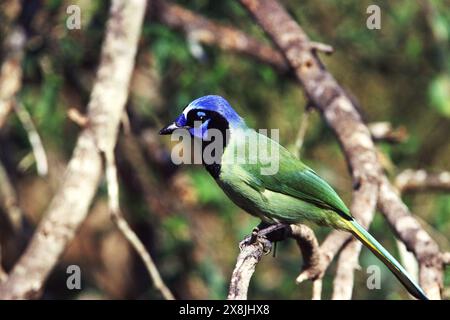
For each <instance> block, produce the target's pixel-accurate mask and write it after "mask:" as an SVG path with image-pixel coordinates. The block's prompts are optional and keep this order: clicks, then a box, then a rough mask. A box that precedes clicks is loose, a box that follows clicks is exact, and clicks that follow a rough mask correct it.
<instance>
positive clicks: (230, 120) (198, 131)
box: [159, 95, 245, 140]
mask: <svg viewBox="0 0 450 320" xmlns="http://www.w3.org/2000/svg"><path fill="white" fill-rule="evenodd" d="M244 126H245V122H244V120H243V119H242V118H241V117H240V116H239V115H238V114H237V113H236V111H234V109H233V108H232V107H231V106H230V104H229V103H228V102H227V101H226V100H225V99H224V98H222V97H221V96H214V95H209V96H204V97H201V98H198V99H196V100H194V101H192V102H191V103H190V104H189V105H188V106H187V107H186V108H184V110H183V112H182V113H181V114H180V115H179V116H178V118H177V119H175V121H174V122H173V123H172V124H170V125H168V126H166V127H164V128H163V129H161V131H160V132H159V133H160V134H171V133H172V132H173V131H175V130H176V129H186V130H188V131H189V133H190V134H191V135H192V136H193V137H197V138H200V139H202V140H204V139H206V137H207V133H208V129H212V128H214V129H218V130H220V131H222V132H223V131H225V130H227V129H236V128H242V127H244Z"/></svg>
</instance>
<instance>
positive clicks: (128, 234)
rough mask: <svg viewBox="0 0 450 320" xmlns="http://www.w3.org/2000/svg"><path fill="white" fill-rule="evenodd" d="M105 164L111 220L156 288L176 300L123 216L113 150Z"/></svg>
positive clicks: (110, 151)
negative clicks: (140, 260)
mask: <svg viewBox="0 0 450 320" xmlns="http://www.w3.org/2000/svg"><path fill="white" fill-rule="evenodd" d="M105 162H106V165H105V175H106V183H107V185H108V199H109V210H110V214H111V219H112V221H113V222H114V224H115V225H116V226H117V228H118V229H119V230H120V232H121V233H122V234H123V236H124V237H125V238H126V239H127V240H128V242H129V243H130V244H131V245H132V247H133V248H134V249H135V250H136V252H137V253H138V255H139V256H140V257H141V259H142V261H143V262H144V265H145V267H146V268H147V271H148V274H149V276H150V278H151V279H152V281H153V285H154V286H155V288H156V289H157V290H158V291H159V292H160V293H161V295H162V296H163V297H164V299H166V300H174V299H175V298H174V296H173V294H172V292H170V290H169V288H168V287H167V286H166V285H165V283H164V281H163V280H162V278H161V275H160V273H159V271H158V268H157V267H156V264H155V262H154V261H153V259H152V257H151V256H150V253H149V252H148V251H147V250H146V249H145V246H144V244H143V243H142V242H141V240H139V238H138V236H137V235H136V233H135V232H134V231H133V230H132V229H131V227H130V226H129V224H128V222H127V221H126V220H125V218H124V217H123V215H122V212H121V210H120V205H119V184H118V182H117V168H116V164H115V160H114V153H113V150H109V151H106V152H105Z"/></svg>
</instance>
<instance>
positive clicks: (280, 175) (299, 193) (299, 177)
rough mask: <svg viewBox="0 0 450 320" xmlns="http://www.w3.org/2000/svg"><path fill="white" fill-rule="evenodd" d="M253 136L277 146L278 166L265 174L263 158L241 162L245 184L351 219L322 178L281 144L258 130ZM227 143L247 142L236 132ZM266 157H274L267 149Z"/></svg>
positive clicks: (239, 143) (335, 194) (337, 197)
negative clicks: (245, 178)
mask: <svg viewBox="0 0 450 320" xmlns="http://www.w3.org/2000/svg"><path fill="white" fill-rule="evenodd" d="M256 135H257V136H258V139H260V140H259V141H264V140H265V141H266V143H267V144H270V143H273V146H276V148H278V152H279V153H278V154H279V167H278V171H277V172H276V173H275V174H270V175H264V174H262V173H261V168H262V166H263V164H264V163H267V162H268V161H264V160H265V159H264V158H263V159H262V160H263V161H260V160H261V159H258V163H257V164H240V165H239V166H240V167H241V168H242V169H244V170H245V171H246V172H247V173H248V177H247V183H249V184H251V186H252V187H253V188H254V189H258V190H259V191H260V192H263V191H264V189H268V190H270V191H273V192H278V193H282V194H286V195H290V196H292V197H294V198H297V199H300V200H303V201H307V202H309V203H313V204H315V205H317V206H319V207H323V208H326V209H331V210H333V211H335V212H337V213H339V214H340V215H342V216H343V217H346V218H351V214H350V211H349V209H348V208H347V206H346V205H345V204H344V202H343V201H342V200H341V198H340V197H339V196H338V195H337V193H336V192H335V191H334V190H333V188H332V187H331V186H330V185H329V184H328V183H327V182H326V181H325V180H323V179H322V178H321V177H319V176H318V175H317V174H316V173H315V172H314V171H313V170H312V169H311V168H309V167H308V166H307V165H305V164H304V163H303V162H301V161H300V160H299V159H297V158H296V157H295V156H294V155H293V154H292V153H290V152H289V151H288V150H287V149H285V148H284V147H283V146H281V145H279V144H278V143H276V142H275V141H273V140H271V139H270V138H268V137H266V136H265V135H261V134H258V133H256ZM230 142H232V143H234V144H236V145H242V144H243V143H245V144H246V146H247V147H248V143H249V142H248V141H246V140H245V139H242V137H239V135H236V136H235V137H234V138H232V139H231V141H230ZM227 148H228V147H227ZM269 150H270V149H269ZM259 156H261V155H259ZM267 157H273V155H271V153H270V152H269V155H267ZM272 159H273V158H272ZM249 178H250V179H249Z"/></svg>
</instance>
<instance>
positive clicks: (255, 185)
mask: <svg viewBox="0 0 450 320" xmlns="http://www.w3.org/2000/svg"><path fill="white" fill-rule="evenodd" d="M178 130H183V132H184V133H186V132H187V134H188V135H189V136H190V137H193V138H194V139H197V140H200V142H201V143H202V147H203V151H204V150H205V149H206V148H208V145H210V144H212V143H213V141H216V142H218V141H219V144H220V147H221V148H217V150H215V151H214V152H211V153H212V158H213V161H211V159H208V160H209V161H205V159H203V164H204V165H205V168H206V169H207V171H208V172H209V173H210V174H211V176H212V177H213V178H214V179H215V181H216V182H217V184H218V185H219V186H220V187H221V188H222V190H223V191H224V192H225V194H226V195H227V196H228V197H229V198H230V199H231V200H232V201H233V202H234V203H235V204H236V205H238V206H239V207H241V208H242V209H244V210H245V211H247V212H248V213H250V214H252V215H254V216H256V217H258V218H260V219H261V221H262V222H264V223H266V224H279V223H282V224H296V223H305V222H313V223H315V224H318V225H325V226H329V227H332V228H334V229H338V230H344V231H348V232H350V233H352V234H353V235H354V236H355V237H356V238H357V239H359V240H360V241H361V242H362V243H363V244H364V245H365V246H367V247H368V248H369V249H370V250H371V251H372V252H373V253H374V254H375V255H376V256H377V257H378V258H379V259H380V260H381V261H382V262H383V263H384V264H385V265H386V266H387V267H388V268H389V269H390V270H391V271H392V272H393V274H394V275H395V276H396V277H397V278H398V279H399V281H400V282H401V283H402V284H403V285H404V286H405V288H406V289H407V290H408V291H409V293H410V294H412V295H413V296H414V297H416V298H418V299H427V297H426V295H425V293H424V292H423V290H422V289H421V288H420V287H419V286H418V285H417V284H416V283H415V281H414V280H413V279H412V278H411V276H410V275H409V274H408V273H407V272H406V270H405V269H404V268H403V267H402V266H401V264H400V263H399V262H398V261H397V260H396V259H395V258H394V257H393V256H392V255H391V254H390V253H389V252H388V251H387V250H386V249H385V248H384V247H383V246H382V245H381V244H380V243H379V242H378V241H377V240H376V239H375V238H374V237H372V236H371V235H370V234H369V233H368V232H367V231H366V230H365V229H364V228H363V227H362V226H361V225H360V224H359V223H358V222H357V221H356V220H355V219H354V218H353V217H352V215H351V213H350V210H349V209H348V208H347V206H346V205H345V203H344V202H343V201H342V200H341V198H340V197H339V196H338V195H337V193H336V192H335V191H334V190H333V188H332V187H331V186H330V185H329V184H328V183H327V182H326V181H325V180H323V179H322V178H321V177H319V176H318V175H317V174H316V173H315V172H314V171H313V170H312V169H311V168H309V167H308V166H307V165H305V164H304V163H303V162H301V161H300V160H299V159H298V158H297V157H295V156H294V155H293V154H292V153H290V152H289V151H288V150H287V149H285V148H284V147H282V146H281V145H279V144H278V143H277V142H276V141H274V140H272V139H270V138H269V137H267V136H266V135H264V134H260V133H257V132H256V131H255V130H253V129H250V128H249V127H247V125H246V123H245V121H244V120H243V119H242V118H241V117H240V116H239V115H238V114H237V113H236V111H235V110H234V109H233V108H232V107H231V105H230V104H229V103H228V102H227V101H226V100H225V99H224V98H222V97H220V96H216V95H208V96H204V97H200V98H198V99H196V100H194V101H192V102H191V103H190V104H189V105H188V106H186V107H185V109H184V110H183V112H182V113H181V114H180V115H179V116H178V118H177V119H176V120H175V121H174V122H173V123H171V124H169V125H168V126H166V127H165V128H163V129H161V131H160V134H163V135H164V134H171V133H173V132H176V131H178ZM213 132H214V133H218V134H215V135H213V134H212V133H213ZM220 135H221V136H222V139H219V138H220V137H219V136H220ZM249 137H250V139H249ZM251 138H256V140H252V139H251ZM255 141H256V143H255ZM267 145H270V146H271V147H272V149H271V152H270V154H269V152H265V153H264V154H263V155H260V154H259V153H258V152H259V151H260V150H259V149H261V148H260V147H261V146H267ZM273 147H275V148H273ZM242 150H244V152H241V151H242ZM246 150H247V151H248V152H247V153H246V152H245V151H246ZM260 153H261V154H262V152H260ZM242 155H244V158H243V157H242ZM203 157H205V156H204V155H203ZM246 157H247V158H246ZM242 160H244V161H242ZM270 162H273V163H275V162H276V168H275V169H276V170H272V171H271V172H264V170H263V169H267V168H264V165H267V164H268V163H270ZM266 171H267V170H266Z"/></svg>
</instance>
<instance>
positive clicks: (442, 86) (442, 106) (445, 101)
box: [428, 75, 450, 117]
mask: <svg viewBox="0 0 450 320" xmlns="http://www.w3.org/2000/svg"><path fill="white" fill-rule="evenodd" d="M428 94H429V99H430V102H431V105H432V106H433V107H434V108H435V109H436V110H437V111H438V112H439V113H440V114H441V115H443V116H445V117H450V76H449V75H441V76H438V77H437V78H435V79H434V80H433V81H432V82H431V84H430V86H429V89H428Z"/></svg>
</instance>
